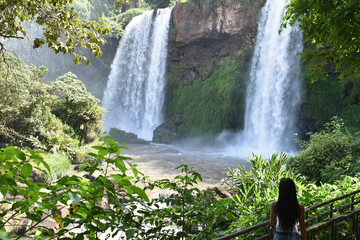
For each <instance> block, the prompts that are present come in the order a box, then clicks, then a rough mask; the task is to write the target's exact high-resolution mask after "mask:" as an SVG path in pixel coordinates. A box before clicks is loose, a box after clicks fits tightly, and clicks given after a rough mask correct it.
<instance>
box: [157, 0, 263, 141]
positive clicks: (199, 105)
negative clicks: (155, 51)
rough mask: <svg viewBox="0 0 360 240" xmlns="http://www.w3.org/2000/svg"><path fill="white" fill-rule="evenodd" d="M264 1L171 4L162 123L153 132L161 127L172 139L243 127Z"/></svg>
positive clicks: (214, 0)
mask: <svg viewBox="0 0 360 240" xmlns="http://www.w3.org/2000/svg"><path fill="white" fill-rule="evenodd" d="M265 1H266V0H253V1H249V0H207V1H205V0H191V1H188V2H187V3H179V4H177V5H176V6H175V7H174V9H173V12H172V20H171V29H170V38H169V39H170V41H169V45H168V64H167V91H166V100H165V104H166V107H165V108H166V109H165V113H166V121H167V122H165V123H164V124H163V126H160V128H158V130H155V132H154V136H157V135H161V134H163V135H164V133H161V134H160V130H164V129H166V131H165V132H166V134H165V135H166V137H167V140H168V142H171V139H173V140H178V139H182V138H183V137H186V136H199V135H204V134H213V133H219V132H221V131H222V130H224V129H234V130H238V129H241V128H242V126H243V119H244V107H245V105H244V103H245V92H246V90H245V85H246V84H245V83H246V80H247V78H248V76H249V74H248V70H249V68H250V62H251V56H252V52H253V51H252V50H253V48H254V45H255V38H256V33H257V20H258V16H259V10H260V9H261V7H262V6H263V5H264V4H265ZM169 126H171V127H170V128H169ZM163 132H164V131H163ZM169 137H170V138H171V139H168V138H169ZM160 138H161V137H160ZM160 138H159V139H160Z"/></svg>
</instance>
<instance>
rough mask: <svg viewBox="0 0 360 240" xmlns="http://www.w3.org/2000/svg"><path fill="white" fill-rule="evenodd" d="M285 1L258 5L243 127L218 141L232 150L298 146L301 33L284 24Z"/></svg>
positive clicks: (293, 148)
mask: <svg viewBox="0 0 360 240" xmlns="http://www.w3.org/2000/svg"><path fill="white" fill-rule="evenodd" d="M287 2H288V1H287V0H276V1H271V0H268V1H267V2H266V4H265V6H264V7H263V8H262V12H261V19H260V22H259V24H258V35H257V40H256V45H255V50H254V55H253V58H252V63H251V71H250V77H249V82H248V85H247V97H246V109H245V119H244V129H243V130H242V131H241V132H239V133H237V134H235V136H234V135H233V136H231V134H229V133H227V132H226V131H225V132H224V133H222V134H220V135H219V137H218V141H225V142H227V141H226V140H225V139H226V138H231V137H233V140H231V141H230V142H227V146H226V152H227V153H229V154H230V155H239V156H251V155H252V153H254V154H256V155H262V156H264V157H268V156H270V155H271V154H273V153H276V152H277V153H279V152H286V153H289V154H292V153H294V152H296V151H298V149H297V146H296V144H295V142H294V139H295V136H294V135H295V133H297V131H298V129H297V128H296V119H297V116H298V106H299V103H300V100H301V92H302V77H301V74H300V73H301V69H300V60H301V59H300V56H298V53H300V52H302V49H303V38H302V33H301V32H300V31H299V29H298V28H297V27H296V26H294V27H290V26H288V27H287V28H283V29H282V31H281V34H279V33H278V31H279V29H280V25H281V23H282V19H283V14H284V10H283V9H284V7H285V5H286V4H287Z"/></svg>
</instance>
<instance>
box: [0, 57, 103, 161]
mask: <svg viewBox="0 0 360 240" xmlns="http://www.w3.org/2000/svg"><path fill="white" fill-rule="evenodd" d="M0 68H1V71H0V83H1V85H2V88H1V89H0V106H1V108H0V140H1V141H0V142H1V144H0V147H5V146H9V145H16V146H20V147H31V148H37V149H43V150H46V151H52V152H57V151H61V152H64V153H65V154H66V155H67V156H69V157H71V158H74V157H75V156H76V151H75V148H76V147H77V146H78V145H79V140H78V139H84V141H85V142H89V141H91V140H93V139H95V137H97V136H98V135H99V133H100V131H101V117H102V115H103V114H104V109H103V108H102V107H100V106H98V105H97V103H98V100H97V99H95V98H94V97H93V96H91V95H90V94H89V93H88V92H86V91H85V87H84V86H83V84H82V83H81V82H80V81H79V80H77V79H75V78H74V77H73V76H72V75H71V74H68V75H66V76H65V77H64V78H61V79H59V80H58V81H56V82H55V83H51V84H50V85H47V84H44V83H42V81H41V77H42V76H43V75H44V73H45V72H46V69H45V68H42V67H41V68H39V69H37V68H36V67H35V66H28V65H26V64H25V63H24V62H23V61H21V60H19V59H17V58H15V57H13V56H11V55H7V54H6V55H5V56H4V61H2V62H1V63H0Z"/></svg>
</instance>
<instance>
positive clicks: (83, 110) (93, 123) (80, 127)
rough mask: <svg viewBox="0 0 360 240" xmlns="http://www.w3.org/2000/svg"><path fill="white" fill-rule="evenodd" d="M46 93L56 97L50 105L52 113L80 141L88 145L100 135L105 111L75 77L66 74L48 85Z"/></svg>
mask: <svg viewBox="0 0 360 240" xmlns="http://www.w3.org/2000/svg"><path fill="white" fill-rule="evenodd" d="M48 91H49V92H50V93H51V94H53V95H55V96H57V98H56V100H55V101H54V103H53V104H52V105H51V108H52V113H53V114H55V115H56V116H57V117H58V118H60V119H61V120H62V121H63V122H64V123H66V124H67V125H68V126H70V127H71V128H72V129H73V130H74V131H75V133H76V135H77V136H79V137H80V140H81V141H83V142H84V143H89V142H91V141H94V140H95V139H96V138H97V137H98V136H99V135H100V132H101V131H102V117H103V115H104V114H105V109H104V108H103V107H101V106H100V105H98V103H99V100H98V99H96V98H95V97H94V96H93V95H91V93H89V92H87V91H86V87H85V85H84V84H83V83H82V82H81V81H80V80H79V79H77V77H76V75H74V74H72V73H70V72H69V73H66V74H65V75H64V76H61V77H59V78H58V79H57V80H56V81H55V82H51V83H49V86H48Z"/></svg>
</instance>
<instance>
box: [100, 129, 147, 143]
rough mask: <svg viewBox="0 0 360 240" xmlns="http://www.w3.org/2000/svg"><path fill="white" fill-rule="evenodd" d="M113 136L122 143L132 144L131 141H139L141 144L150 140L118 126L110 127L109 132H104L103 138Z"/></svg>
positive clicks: (104, 139)
mask: <svg viewBox="0 0 360 240" xmlns="http://www.w3.org/2000/svg"><path fill="white" fill-rule="evenodd" d="M110 137H111V138H112V139H113V140H115V141H116V142H119V143H120V144H130V143H139V144H147V143H149V142H147V141H145V140H143V139H141V138H138V136H137V135H136V134H134V133H128V132H125V131H123V130H120V129H117V128H110V130H109V133H108V134H104V135H103V136H102V137H101V140H103V141H106V140H107V139H108V138H110Z"/></svg>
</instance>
